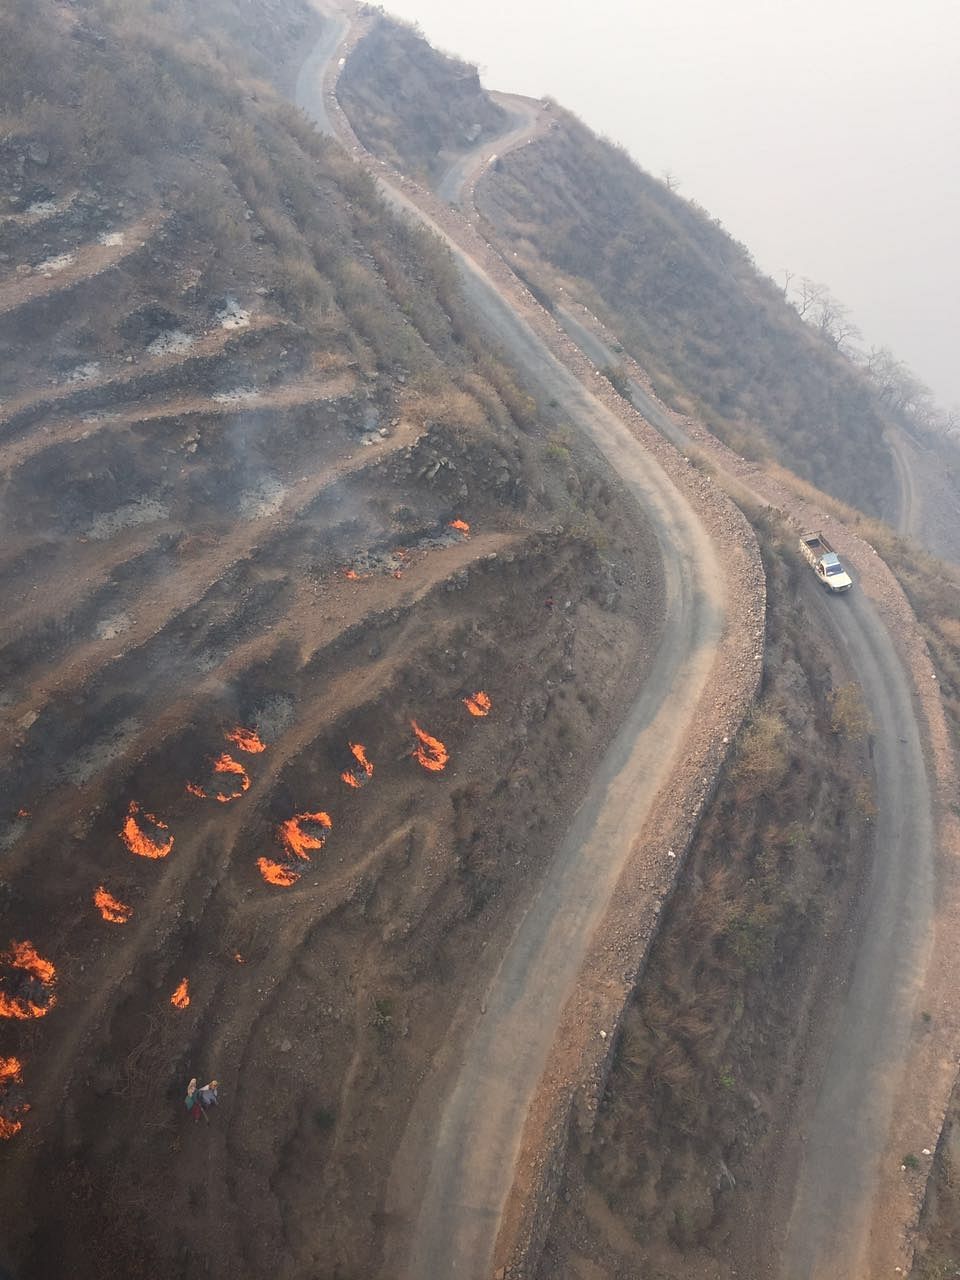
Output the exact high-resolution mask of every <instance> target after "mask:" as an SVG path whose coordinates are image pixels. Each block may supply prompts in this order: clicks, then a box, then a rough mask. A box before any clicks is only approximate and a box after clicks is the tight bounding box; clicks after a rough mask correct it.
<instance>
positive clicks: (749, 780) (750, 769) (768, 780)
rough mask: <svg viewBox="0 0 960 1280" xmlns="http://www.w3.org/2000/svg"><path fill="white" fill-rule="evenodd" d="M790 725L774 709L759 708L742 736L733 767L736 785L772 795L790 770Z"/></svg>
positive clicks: (755, 792) (732, 773)
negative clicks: (788, 747)
mask: <svg viewBox="0 0 960 1280" xmlns="http://www.w3.org/2000/svg"><path fill="white" fill-rule="evenodd" d="M787 763H788V756H787V727H786V725H785V724H784V722H783V720H781V718H780V716H778V715H776V714H775V713H774V712H772V711H766V710H762V709H760V710H757V711H755V712H754V713H753V715H752V716H751V718H750V723H749V724H748V726H747V728H746V729H745V730H744V732H743V733H742V734H741V736H740V741H739V744H738V748H737V758H736V760H735V762H734V765H733V769H732V770H731V777H732V779H733V782H734V784H735V785H736V786H738V787H741V788H743V789H744V790H749V791H750V792H751V793H752V794H754V795H755V794H757V793H761V794H764V795H770V794H771V793H772V792H773V790H774V789H775V788H776V787H777V786H778V784H779V783H780V782H781V781H782V780H783V778H784V776H785V774H786V772H787Z"/></svg>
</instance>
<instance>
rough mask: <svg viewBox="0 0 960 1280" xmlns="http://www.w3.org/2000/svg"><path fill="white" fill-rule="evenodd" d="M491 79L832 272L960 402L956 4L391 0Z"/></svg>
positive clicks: (916, 364) (774, 266) (848, 296)
mask: <svg viewBox="0 0 960 1280" xmlns="http://www.w3.org/2000/svg"><path fill="white" fill-rule="evenodd" d="M384 7H385V8H386V9H387V10H388V11H389V12H393V13H396V14H397V15H399V16H400V17H403V18H406V19H408V20H411V21H415V22H418V23H419V24H420V26H421V28H422V30H423V32H424V34H425V35H426V37H427V38H428V39H429V40H430V41H431V43H432V44H435V45H437V46H438V47H439V48H441V49H444V50H447V51H448V52H451V53H457V54H460V55H461V56H463V57H466V58H468V59H469V60H470V61H472V62H476V63H478V64H479V66H480V70H481V75H482V77H483V80H484V83H485V84H486V85H487V86H488V87H489V88H492V89H506V90H511V91H513V92H517V93H527V94H530V95H531V96H533V97H541V96H542V95H544V94H549V95H551V96H552V97H554V98H556V99H557V100H558V101H559V102H561V103H562V104H563V105H564V106H566V107H569V108H571V109H572V110H573V111H575V112H576V113H577V114H578V115H579V116H581V118H582V119H584V120H585V121H586V123H587V124H589V125H590V126H591V127H592V128H593V129H595V130H597V131H598V132H599V133H603V134H606V135H607V136H608V137H610V138H612V139H614V140H615V141H617V142H621V143H623V144H624V145H625V146H626V147H627V149H628V150H629V151H630V153H631V154H632V155H633V156H634V158H635V159H636V160H638V161H639V163H640V164H641V165H643V167H644V168H646V169H648V170H649V171H650V172H652V173H654V174H657V175H662V173H663V172H664V170H669V171H670V172H671V173H672V174H673V175H675V177H676V178H677V179H678V181H679V184H680V186H679V190H680V193H681V194H683V195H686V196H688V197H691V198H693V199H695V200H697V201H699V203H700V204H702V205H704V206H705V207H706V208H707V209H708V210H709V211H710V213H711V214H713V215H714V216H716V217H718V218H719V219H720V220H721V221H722V222H723V224H724V226H725V227H726V228H727V230H728V231H729V232H730V233H731V234H732V235H733V236H735V237H736V239H738V240H741V241H743V243H744V244H745V245H746V246H747V248H748V249H749V250H750V251H751V252H752V253H753V255H754V257H755V258H756V260H757V262H758V264H759V266H760V267H761V269H762V270H764V271H767V272H768V273H769V274H771V275H774V276H776V277H778V278H781V273H782V269H783V268H784V267H789V269H790V270H791V271H793V272H795V273H796V274H797V275H798V276H810V277H811V278H812V279H814V280H817V281H821V282H823V283H825V284H827V285H829V287H830V289H831V291H832V292H833V293H834V295H835V296H836V297H837V298H839V299H840V301H841V302H843V303H845V304H846V305H847V306H848V307H849V308H850V310H851V311H852V312H853V315H854V318H855V320H856V321H857V323H858V324H859V326H860V328H861V329H862V330H863V333H864V341H865V343H866V344H867V345H877V346H880V345H886V346H890V347H892V348H893V350H894V351H895V352H896V354H897V355H898V356H899V357H900V358H901V359H902V360H905V361H906V362H907V363H908V364H909V365H910V366H911V368H912V369H913V370H914V372H915V373H916V374H917V375H918V376H919V377H920V378H921V379H922V380H923V381H925V382H926V383H928V385H929V386H930V387H931V388H932V390H933V392H934V394H935V395H936V397H937V399H938V400H940V402H941V403H942V404H945V405H947V404H956V403H960V359H958V343H960V250H958V240H960V82H958V77H957V68H958V56H957V49H958V45H960V6H958V5H957V4H956V0H912V2H908V0H792V2H791V3H787V2H786V0H728V2H727V3H720V2H719V0H670V3H668V4H656V5H655V4H645V5H638V4H636V3H631V2H630V0H590V3H585V4H582V5H573V4H571V3H569V2H564V0H550V2H549V3H548V0H386V3H385V5H384Z"/></svg>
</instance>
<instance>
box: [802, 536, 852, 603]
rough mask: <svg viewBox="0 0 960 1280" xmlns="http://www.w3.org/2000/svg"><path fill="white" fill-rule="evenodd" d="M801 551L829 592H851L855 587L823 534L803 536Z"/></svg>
mask: <svg viewBox="0 0 960 1280" xmlns="http://www.w3.org/2000/svg"><path fill="white" fill-rule="evenodd" d="M800 550H801V551H802V553H803V558H804V559H805V560H806V561H807V563H808V564H809V565H810V567H811V569H812V570H813V572H814V573H815V574H816V575H817V577H818V578H819V579H820V581H821V582H822V583H823V585H824V586H825V587H826V588H827V590H828V591H849V590H850V588H851V587H852V586H853V579H852V578H851V577H850V575H849V574H848V573H847V571H846V569H844V567H843V565H842V564H841V563H840V557H839V556H838V555H837V553H836V552H835V551H834V549H833V547H831V545H830V543H829V542H828V541H827V540H826V538H825V537H824V536H823V534H822V533H804V534H801V536H800Z"/></svg>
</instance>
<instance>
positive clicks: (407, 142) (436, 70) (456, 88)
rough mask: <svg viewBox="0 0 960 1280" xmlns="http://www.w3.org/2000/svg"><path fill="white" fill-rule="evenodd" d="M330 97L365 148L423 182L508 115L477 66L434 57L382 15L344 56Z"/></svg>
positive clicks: (419, 41) (419, 39)
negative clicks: (334, 96)
mask: <svg viewBox="0 0 960 1280" xmlns="http://www.w3.org/2000/svg"><path fill="white" fill-rule="evenodd" d="M337 97H338V98H339V100H340V102H341V103H342V105H343V108H344V110H345V111H346V112H347V114H348V115H349V117H350V121H351V123H352V125H353V127H354V129H355V130H356V133H357V136H358V137H359V139H360V141H361V142H362V143H363V145H364V146H365V147H366V148H367V150H368V151H372V152H374V153H375V154H376V155H382V156H383V157H384V158H385V159H386V160H388V161H389V162H390V163H391V164H395V165H396V167H397V168H398V169H400V170H402V171H404V172H409V173H413V174H416V175H417V176H418V177H423V178H425V179H426V180H427V181H430V180H433V179H436V178H437V177H438V176H439V175H440V174H441V173H442V172H443V170H444V167H445V164H446V163H447V162H448V161H449V159H450V158H451V157H452V156H455V155H457V154H459V153H460V152H462V151H465V150H467V149H469V148H470V147H471V146H475V145H476V144H477V143H478V142H480V141H481V140H482V139H483V138H486V137H490V136H491V135H494V134H496V133H498V132H499V131H500V130H501V129H502V127H503V125H504V123H505V122H506V119H507V114H506V112H505V111H504V110H503V108H502V107H500V106H499V105H498V104H497V103H496V102H494V101H493V99H492V98H491V97H490V96H489V94H487V93H485V92H484V90H483V89H482V87H481V85H480V77H479V75H478V74H477V69H476V67H472V66H470V65H469V64H467V63H465V62H460V61H458V60H456V59H453V58H446V57H438V56H437V53H436V51H435V50H434V49H432V48H431V47H430V45H429V44H427V42H426V40H424V39H423V37H422V36H421V35H419V34H418V33H417V32H416V31H415V30H413V29H412V28H410V27H407V26H404V25H403V24H402V23H398V22H396V21H394V20H393V19H391V18H388V17H386V16H385V15H383V14H378V15H377V16H376V17H374V18H373V19H372V22H371V24H370V27H369V30H368V31H367V33H366V35H365V36H364V38H363V40H361V41H360V43H359V45H358V46H357V48H356V49H355V50H354V52H353V53H352V54H351V56H350V58H349V59H348V60H347V64H346V66H345V67H344V69H343V74H342V75H341V77H340V79H339V82H338V85H337ZM440 104H442V108H441V107H440Z"/></svg>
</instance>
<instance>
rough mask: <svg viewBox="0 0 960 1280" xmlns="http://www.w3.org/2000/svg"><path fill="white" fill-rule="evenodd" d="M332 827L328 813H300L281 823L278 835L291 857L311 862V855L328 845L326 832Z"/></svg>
mask: <svg viewBox="0 0 960 1280" xmlns="http://www.w3.org/2000/svg"><path fill="white" fill-rule="evenodd" d="M332 827H333V822H332V821H331V819H330V815H329V814H328V813H323V812H322V811H320V812H318V813H298V814H297V815H296V816H295V817H293V818H287V820H286V822H281V824H280V828H279V830H278V832H277V835H278V836H279V837H280V843H281V844H282V845H283V847H284V849H285V850H286V851H287V853H288V854H289V855H290V857H292V858H299V859H300V860H301V861H303V862H309V861H310V854H311V853H315V852H319V851H320V850H321V849H322V848H323V846H324V845H325V844H326V843H327V837H326V832H328V831H330V830H331V829H332Z"/></svg>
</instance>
